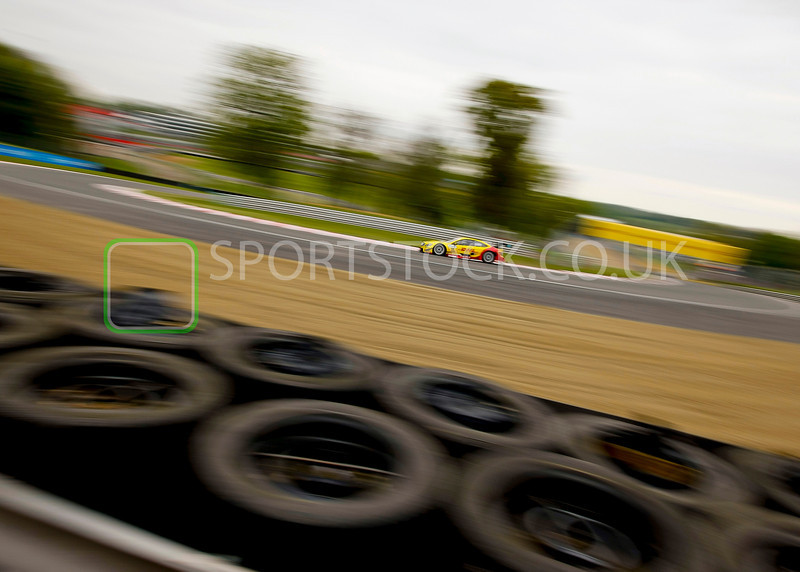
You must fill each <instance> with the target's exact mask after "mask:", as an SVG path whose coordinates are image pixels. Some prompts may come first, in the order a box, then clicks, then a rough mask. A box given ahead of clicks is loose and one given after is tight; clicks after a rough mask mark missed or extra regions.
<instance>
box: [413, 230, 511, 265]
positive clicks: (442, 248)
mask: <svg viewBox="0 0 800 572" xmlns="http://www.w3.org/2000/svg"><path fill="white" fill-rule="evenodd" d="M419 251H420V252H424V253H426V254H435V255H436V256H455V257H457V258H469V259H470V260H480V261H481V262H486V263H487V264H491V263H493V262H503V261H504V260H505V258H503V251H502V250H500V249H499V248H497V247H496V246H493V245H492V244H490V243H488V242H486V241H485V240H481V239H479V238H469V237H467V236H462V237H459V238H456V239H455V240H451V241H449V242H445V241H441V240H426V241H425V242H423V243H422V244H421V245H420V247H419Z"/></svg>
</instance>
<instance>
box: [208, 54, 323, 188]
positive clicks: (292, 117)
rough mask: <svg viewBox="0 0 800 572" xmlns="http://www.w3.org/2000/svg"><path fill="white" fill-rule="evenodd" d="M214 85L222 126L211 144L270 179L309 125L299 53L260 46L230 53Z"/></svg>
mask: <svg viewBox="0 0 800 572" xmlns="http://www.w3.org/2000/svg"><path fill="white" fill-rule="evenodd" d="M225 63H226V66H225V70H224V73H223V74H222V75H221V76H220V77H218V78H217V79H216V80H215V81H214V84H213V92H212V94H213V99H212V100H213V110H214V111H215V112H216V115H217V118H218V121H217V122H218V126H219V129H218V130H217V131H216V132H215V133H214V134H213V135H212V136H211V140H210V142H209V143H210V146H211V147H212V149H214V150H215V151H216V152H217V153H219V154H220V155H222V156H223V157H225V158H227V159H230V160H232V161H237V162H239V163H240V164H242V165H243V166H244V170H245V171H247V172H248V173H249V174H251V175H253V176H256V177H258V178H260V179H262V180H263V181H265V182H267V183H274V182H275V181H276V169H280V168H282V167H283V166H284V163H285V158H284V155H283V153H284V152H286V151H293V150H296V149H297V148H298V147H300V146H301V145H302V143H303V138H304V136H305V135H306V133H307V132H308V130H309V109H310V103H309V102H308V100H307V98H306V93H307V88H306V85H305V80H304V77H303V73H302V63H301V60H299V59H298V58H297V57H295V56H293V55H291V54H287V53H284V52H280V51H276V50H271V49H266V48H259V47H255V46H244V47H237V48H233V49H231V50H229V51H228V52H227V54H226V60H225Z"/></svg>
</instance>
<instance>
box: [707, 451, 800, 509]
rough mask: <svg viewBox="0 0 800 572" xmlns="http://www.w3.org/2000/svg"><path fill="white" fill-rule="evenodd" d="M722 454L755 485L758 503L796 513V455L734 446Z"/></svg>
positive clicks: (799, 477)
mask: <svg viewBox="0 0 800 572" xmlns="http://www.w3.org/2000/svg"><path fill="white" fill-rule="evenodd" d="M722 456H723V457H725V458H726V459H728V460H729V461H730V462H731V463H732V464H733V465H734V466H735V467H737V468H738V469H739V470H741V471H742V472H743V473H744V474H745V475H747V476H748V477H749V478H750V479H752V481H753V482H755V483H756V484H757V485H758V487H759V492H760V493H761V499H760V500H761V502H762V504H764V505H765V506H768V507H774V508H777V509H778V510H781V511H785V512H788V513H790V514H793V515H795V516H800V459H793V458H789V457H779V456H777V455H769V454H767V453H761V452H758V451H748V450H746V449H736V448H727V449H725V450H724V451H723V452H722Z"/></svg>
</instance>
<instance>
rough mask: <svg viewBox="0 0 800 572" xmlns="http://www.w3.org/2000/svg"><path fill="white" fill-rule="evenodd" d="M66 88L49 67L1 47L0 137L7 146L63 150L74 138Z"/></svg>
mask: <svg viewBox="0 0 800 572" xmlns="http://www.w3.org/2000/svg"><path fill="white" fill-rule="evenodd" d="M73 101H74V98H73V95H72V93H71V91H70V88H69V87H68V86H67V84H66V83H65V82H64V81H62V80H61V79H60V78H59V77H58V76H57V74H56V72H55V71H53V69H52V68H50V66H48V65H46V64H44V63H42V62H40V61H37V60H35V59H33V58H31V57H29V56H28V55H26V54H25V53H23V52H22V51H20V50H17V49H15V48H12V47H10V46H6V45H3V44H0V137H2V138H3V139H4V140H5V141H8V142H10V143H17V144H20V145H27V146H32V147H42V148H46V149H52V150H63V149H65V148H67V147H69V145H70V142H71V141H72V140H73V139H74V137H75V126H74V123H73V121H72V117H71V116H70V115H69V113H68V109H67V106H68V105H69V104H70V103H72V102H73Z"/></svg>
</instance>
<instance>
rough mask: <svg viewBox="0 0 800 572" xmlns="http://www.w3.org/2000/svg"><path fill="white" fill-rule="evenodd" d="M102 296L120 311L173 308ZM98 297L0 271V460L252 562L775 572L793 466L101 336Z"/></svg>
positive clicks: (156, 312)
mask: <svg viewBox="0 0 800 572" xmlns="http://www.w3.org/2000/svg"><path fill="white" fill-rule="evenodd" d="M116 295H117V296H119V297H118V298H117V299H115V300H113V301H112V302H113V303H114V304H113V310H114V311H116V312H117V313H116V314H114V316H113V317H114V319H115V320H118V321H119V323H120V325H127V326H131V327H141V326H151V325H164V324H165V323H167V324H169V323H176V322H179V321H181V320H183V319H184V318H185V317H186V315H185V313H181V312H183V311H182V310H180V309H179V308H178V307H177V306H173V305H172V301H171V300H168V299H167V298H165V297H164V296H163V295H162V294H161V293H158V292H154V291H150V290H146V289H145V290H130V291H123V292H117V293H116ZM9 300H11V302H9ZM102 304H103V299H102V297H101V296H100V295H99V294H98V292H97V291H95V290H92V289H91V288H89V287H86V286H83V285H80V284H74V283H73V282H71V281H69V280H65V279H62V278H59V277H56V276H51V275H47V274H40V273H32V272H27V271H24V270H18V269H2V270H0V354H2V355H0V429H3V430H5V433H4V435H5V437H6V438H5V439H2V440H0V472H2V473H7V474H8V475H9V476H12V477H15V478H19V479H22V480H25V481H27V482H29V483H31V484H32V485H34V486H37V487H39V488H42V489H44V490H47V491H50V492H52V493H54V494H57V495H60V496H63V497H64V498H67V499H69V500H73V501H75V502H78V503H80V504H84V505H86V506H87V507H89V508H93V509H95V510H100V511H102V512H105V513H108V514H109V515H111V516H115V517H116V518H120V519H122V520H124V521H126V522H129V523H131V524H134V525H135V526H138V527H140V528H144V529H146V530H149V531H151V532H154V533H156V534H159V535H162V536H165V537H167V538H170V539H173V540H176V541H178V542H182V543H184V544H188V545H190V546H194V547H196V548H198V549H200V550H203V551H206V552H209V553H214V554H226V555H231V557H232V558H234V559H237V558H238V561H239V562H240V563H241V564H243V565H245V566H248V567H250V568H252V569H254V570H273V569H289V568H292V569H298V570H299V569H322V568H325V567H330V566H333V567H346V568H348V569H349V570H363V571H364V572H367V571H370V572H372V571H374V570H404V571H405V570H408V569H413V568H420V569H436V570H437V571H438V570H442V571H447V570H464V569H468V570H473V571H484V572H501V571H505V572H508V570H512V571H513V570H537V571H542V572H547V571H550V570H553V571H562V572H568V571H571V570H598V571H600V570H602V571H612V570H613V571H617V570H628V571H632V570H636V571H664V572H670V571H672V570H675V571H678V570H680V571H687V572H691V571H693V570H698V571H699V570H703V571H712V572H722V571H730V572H732V571H734V570H744V569H745V568H743V567H741V566H744V565H745V564H746V565H747V566H750V568H747V570H753V571H756V570H758V571H761V570H773V569H774V570H783V569H787V570H793V569H798V568H797V566H796V564H797V559H796V556H797V554H798V553H800V548H798V546H797V542H796V540H797V538H798V537H800V528H798V527H800V524H798V523H800V518H796V516H791V515H789V514H782V515H781V514H779V513H778V512H776V511H782V512H783V513H792V514H794V515H798V514H800V512H799V511H800V461H798V460H792V459H788V458H784V457H779V456H776V455H768V454H765V453H756V452H754V451H746V450H743V449H739V448H735V447H730V446H726V445H724V444H721V443H717V442H712V441H709V440H705V439H702V438H699V437H693V436H689V435H685V434H681V433H678V432H675V431H670V430H667V429H663V428H659V427H655V426H652V425H648V424H644V423H634V422H631V421H627V420H621V419H617V418H612V417H610V416H607V415H603V414H600V413H596V412H591V411H587V410H582V409H579V408H576V407H572V406H569V405H566V404H563V403H555V402H550V401H546V400H543V399H537V398H534V397H531V396H526V395H522V394H519V393H516V392H513V391H511V390H509V389H506V388H504V387H501V386H498V385H496V384H494V383H492V382H491V381H488V380H485V379H481V378H478V377H474V376H471V375H467V374H464V373H459V372H453V371H445V370H437V369H426V368H420V367H411V366H407V365H403V364H398V363H393V362H387V361H384V360H379V359H377V358H373V357H369V356H365V355H361V354H359V353H357V352H355V351H352V350H349V349H347V348H345V347H342V346H340V345H339V344H337V343H335V342H333V341H329V340H325V339H321V338H318V337H315V336H312V335H308V334H301V333H294V332H284V331H277V330H270V329H263V328H254V327H246V326H243V325H240V324H234V323H231V322H227V321H225V320H222V319H217V318H213V317H208V316H200V319H199V321H198V325H197V328H196V329H195V330H194V331H192V332H191V333H185V334H153V333H127V334H125V333H119V332H115V331H111V330H109V329H107V328H106V327H105V323H104V319H103V306H102ZM756 505H761V506H756ZM736 514H740V515H752V517H750V516H747V517H744V518H742V517H739V518H738V519H737V518H734V517H733V516H732V515H736ZM298 538H302V539H303V543H304V545H305V546H307V547H308V548H307V549H302V550H301V551H300V553H298V550H297V548H294V549H292V548H291V547H292V546H295V547H296V546H298V542H297V539H298ZM265 539H269V542H266V541H265ZM740 563H742V564H741V566H740V565H739V564H740ZM770 566H772V568H770ZM793 566H794V568H792V567H793Z"/></svg>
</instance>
